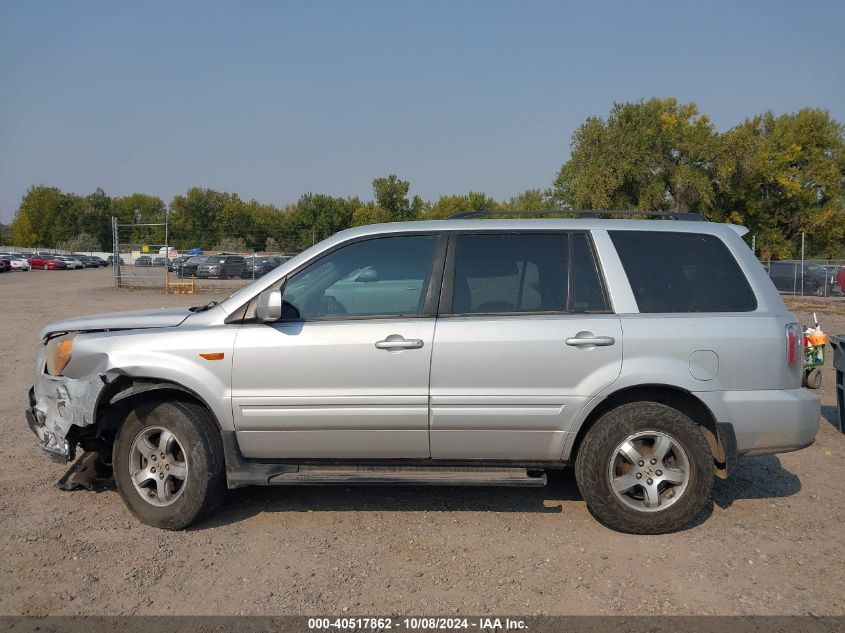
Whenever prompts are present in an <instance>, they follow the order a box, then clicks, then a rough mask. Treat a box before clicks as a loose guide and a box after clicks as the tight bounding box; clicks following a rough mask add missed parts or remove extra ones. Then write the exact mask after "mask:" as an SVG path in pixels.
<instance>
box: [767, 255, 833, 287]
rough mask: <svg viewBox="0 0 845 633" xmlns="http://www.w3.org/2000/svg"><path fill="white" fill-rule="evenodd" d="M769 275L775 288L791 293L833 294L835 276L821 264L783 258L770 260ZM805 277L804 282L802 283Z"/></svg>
mask: <svg viewBox="0 0 845 633" xmlns="http://www.w3.org/2000/svg"><path fill="white" fill-rule="evenodd" d="M769 277H771V279H772V282H773V283H774V284H775V288H777V289H778V290H780V291H781V292H786V293H789V294H801V293H802V292H803V293H804V294H805V295H817V296H824V295H825V293H827V294H831V286H832V285H833V283H834V281H835V276H834V275H833V274H832V273H830V272H828V271H827V270H826V269H825V267H824V266H822V265H820V264H810V263H807V262H803V263H802V262H801V261H800V260H782V261H771V262H769ZM802 277H803V283H802Z"/></svg>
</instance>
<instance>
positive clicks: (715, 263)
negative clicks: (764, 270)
mask: <svg viewBox="0 0 845 633" xmlns="http://www.w3.org/2000/svg"><path fill="white" fill-rule="evenodd" d="M609 234H610V238H611V240H612V241H613V245H614V246H615V247H616V251H617V253H618V254H619V258H620V259H621V260H622V266H623V268H624V269H625V273H626V275H627V276H628V281H629V282H630V284H631V290H632V291H633V293H634V297H635V299H636V300H637V306H638V308H639V310H640V312H645V313H655V312H752V311H754V310H756V309H757V298H756V297H755V295H754V292H753V290H752V289H751V286H750V285H749V283H748V279H746V277H745V274H744V273H743V272H742V269H741V268H740V267H739V264H737V262H736V259H735V258H734V256H733V254H732V253H731V252H730V250H729V249H728V247H727V246H726V245H725V243H724V242H723V241H722V240H721V239H719V238H718V237H716V236H714V235H707V234H704V233H672V232H663V231H609Z"/></svg>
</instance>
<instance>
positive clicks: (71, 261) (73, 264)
mask: <svg viewBox="0 0 845 633" xmlns="http://www.w3.org/2000/svg"><path fill="white" fill-rule="evenodd" d="M56 259H58V260H61V261H63V262H64V263H65V264H67V268H68V270H78V269H80V268H85V264H83V263H82V261H80V260H78V259H76V257H70V256H68V255H56Z"/></svg>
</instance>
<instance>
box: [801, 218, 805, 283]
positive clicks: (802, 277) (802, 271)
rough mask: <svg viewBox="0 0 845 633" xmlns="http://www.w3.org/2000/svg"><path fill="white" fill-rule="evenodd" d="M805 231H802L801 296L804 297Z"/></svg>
mask: <svg viewBox="0 0 845 633" xmlns="http://www.w3.org/2000/svg"><path fill="white" fill-rule="evenodd" d="M804 236H805V233H804V231H801V296H802V297H803V296H804Z"/></svg>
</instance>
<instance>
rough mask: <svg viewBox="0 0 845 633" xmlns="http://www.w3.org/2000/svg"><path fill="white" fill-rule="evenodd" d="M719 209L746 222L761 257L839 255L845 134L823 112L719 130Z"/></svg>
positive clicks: (844, 220) (844, 248) (844, 211)
mask: <svg viewBox="0 0 845 633" xmlns="http://www.w3.org/2000/svg"><path fill="white" fill-rule="evenodd" d="M718 179H719V183H720V188H719V198H718V200H719V204H718V207H719V210H720V212H719V214H718V217H716V218H715V219H719V220H722V221H732V222H738V223H742V224H745V225H746V226H748V227H749V229H750V230H751V232H752V233H753V234H755V235H756V237H757V244H758V246H759V253H760V255H761V256H763V257H766V258H768V257H773V258H787V257H790V256H793V255H797V254H798V249H799V244H800V234H801V233H802V232H805V233H806V245H807V252H808V253H809V254H811V255H812V256H814V257H827V258H834V257H843V256H845V139H843V126H842V125H841V124H840V123H838V122H836V121H835V120H833V119H832V118H831V117H830V115H829V114H828V113H827V112H826V111H823V110H814V109H809V108H807V109H803V110H800V111H799V112H796V113H793V114H784V115H781V116H775V115H774V114H772V113H771V112H766V113H765V114H762V115H759V116H755V117H752V118H750V119H746V120H745V121H744V122H743V123H741V124H740V125H738V126H736V127H734V128H733V129H731V130H729V131H728V132H726V133H725V134H724V143H723V150H722V154H721V157H720V160H719V165H718Z"/></svg>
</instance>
